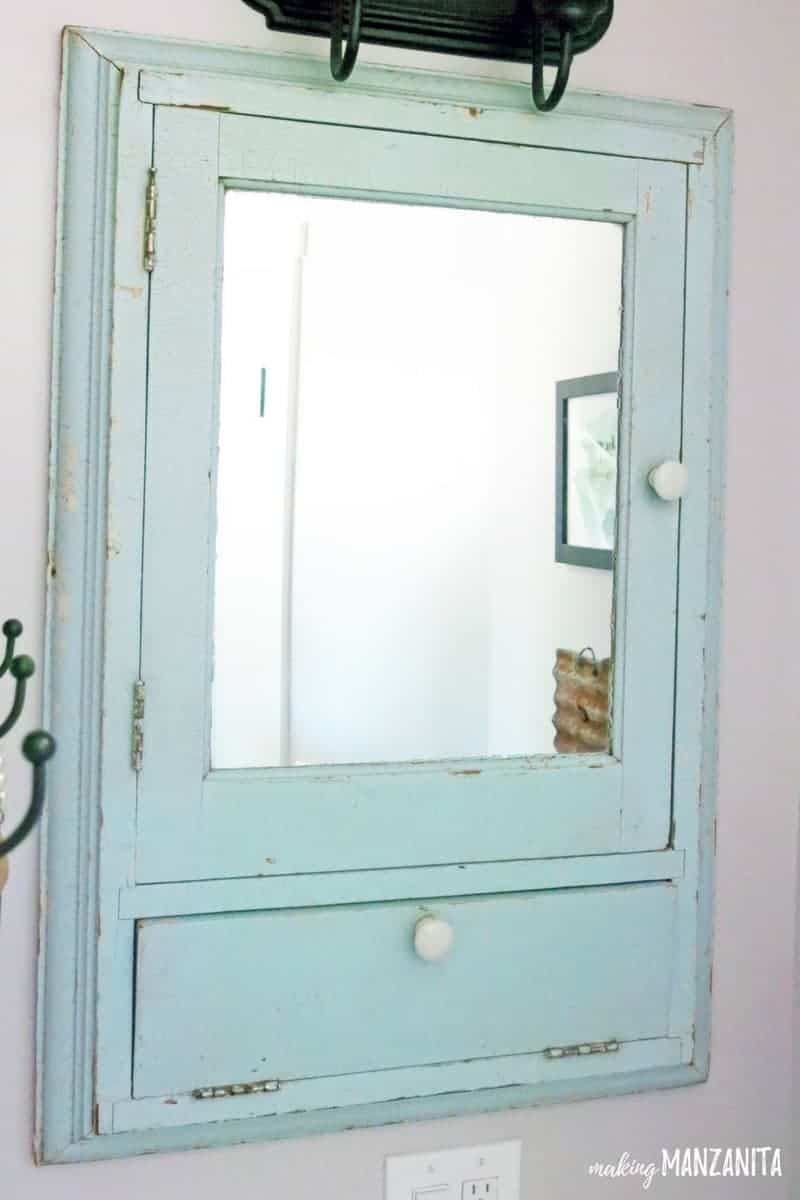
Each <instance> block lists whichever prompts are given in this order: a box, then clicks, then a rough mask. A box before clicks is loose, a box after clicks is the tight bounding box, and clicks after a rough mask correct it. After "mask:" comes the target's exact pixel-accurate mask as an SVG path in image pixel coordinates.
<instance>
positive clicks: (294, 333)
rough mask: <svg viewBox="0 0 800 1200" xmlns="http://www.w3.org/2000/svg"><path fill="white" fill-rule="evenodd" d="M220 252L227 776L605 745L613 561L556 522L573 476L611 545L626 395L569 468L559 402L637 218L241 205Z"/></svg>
mask: <svg viewBox="0 0 800 1200" xmlns="http://www.w3.org/2000/svg"><path fill="white" fill-rule="evenodd" d="M224 255H225V257H224V271H225V274H224V288H223V314H222V356H221V393H220V420H219V460H218V469H217V530H216V564H215V595H214V625H213V637H214V681H213V693H212V749H211V756H212V766H213V767H215V768H235V767H273V766H293V765H297V764H317V763H320V764H321V763H331V764H334V763H345V762H350V763H358V762H364V763H379V762H407V761H415V760H431V759H444V758H477V757H489V756H501V755H503V756H507V755H532V754H552V753H553V752H554V749H558V750H562V751H572V752H577V751H595V752H596V751H598V750H601V751H602V750H605V749H607V748H608V689H609V678H610V670H609V665H610V664H609V660H610V655H611V641H612V601H613V596H612V591H613V571H612V570H610V569H604V568H603V567H598V566H584V565H574V564H573V563H571V562H564V561H557V555H556V553H555V552H554V545H553V529H554V528H555V523H556V497H557V477H558V473H559V472H560V471H561V470H562V467H563V468H564V469H565V470H566V472H567V477H566V484H565V485H564V487H563V493H564V494H565V495H566V496H567V498H568V499H567V503H568V506H569V513H568V530H569V536H570V537H572V536H579V537H580V538H582V539H583V540H585V539H586V537H587V536H589V537H592V538H594V539H595V542H596V543H600V544H598V545H597V546H596V547H595V548H599V549H602V550H605V551H606V552H608V551H610V550H613V545H614V541H613V539H614V513H615V500H616V461H615V460H616V432H617V400H616V394H615V392H614V390H613V389H612V390H611V391H610V392H606V394H599V395H596V396H594V397H591V398H590V399H589V400H587V402H586V403H585V404H584V405H583V406H581V407H580V408H578V407H576V409H575V410H574V416H575V421H574V423H572V422H571V423H570V424H571V426H572V427H571V428H570V429H569V430H568V431H567V437H566V442H567V446H566V454H563V455H562V456H561V457H562V459H563V462H562V463H557V461H556V460H557V458H558V457H559V450H558V447H559V446H560V445H561V443H562V442H563V439H559V438H557V436H556V432H557V431H556V428H555V426H556V424H557V421H556V412H557V408H556V403H555V399H556V389H557V385H558V384H559V382H563V381H564V380H575V379H577V378H584V377H588V376H597V375H602V374H604V375H608V374H609V373H612V372H616V371H617V367H618V360H619V347H620V335H621V294H622V257H623V236H622V227H621V226H620V225H617V224H612V223H601V222H592V221H577V220H566V219H560V218H559V219H557V218H549V217H537V216H531V215H528V214H521V213H499V212H484V211H479V210H471V209H447V208H438V207H424V206H416V205H413V206H412V205H402V204H388V203H375V202H368V201H361V200H349V199H339V198H331V197H311V196H295V195H290V194H282V193H267V192H245V191H239V192H237V191H231V192H229V193H228V194H227V197H226V207H225V242H224ZM562 449H563V446H562ZM570 472H571V474H570ZM607 565H608V566H610V565H611V555H610V554H609V555H608V564H607ZM570 656H571V657H570ZM554 678H555V681H554ZM554 692H555V693H556V700H555V701H554ZM554 714H555V723H556V725H557V729H558V732H557V731H556V729H554ZM581 726H586V729H585V730H584V729H581ZM582 735H585V736H582Z"/></svg>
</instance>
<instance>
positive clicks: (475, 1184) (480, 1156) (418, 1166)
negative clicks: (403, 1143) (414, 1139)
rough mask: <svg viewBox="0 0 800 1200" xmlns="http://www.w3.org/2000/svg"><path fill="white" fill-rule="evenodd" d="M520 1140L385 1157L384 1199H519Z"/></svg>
mask: <svg viewBox="0 0 800 1200" xmlns="http://www.w3.org/2000/svg"><path fill="white" fill-rule="evenodd" d="M519 1198H520V1143H519V1142H500V1143H497V1144H495V1145H490V1146H470V1147H465V1148H464V1149H463V1150H438V1151H433V1152H432V1153H430V1154H404V1155H400V1156H397V1157H393V1158H387V1160H386V1192H385V1200H519Z"/></svg>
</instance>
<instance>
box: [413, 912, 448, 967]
mask: <svg viewBox="0 0 800 1200" xmlns="http://www.w3.org/2000/svg"><path fill="white" fill-rule="evenodd" d="M453 936H454V935H453V927H452V925H448V923H447V921H442V920H441V918H439V917H423V918H422V920H421V921H417V924H416V927H415V929H414V949H415V950H416V952H417V954H418V955H419V957H420V958H422V959H424V960H425V962H439V960H440V959H442V958H445V957H446V956H447V955H448V954H449V953H450V949H451V947H452V945H453Z"/></svg>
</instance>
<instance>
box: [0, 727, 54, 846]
mask: <svg viewBox="0 0 800 1200" xmlns="http://www.w3.org/2000/svg"><path fill="white" fill-rule="evenodd" d="M55 752H56V742H55V738H53V737H51V736H50V734H49V733H45V732H44V730H43V729H37V730H35V731H34V732H33V733H29V734H28V736H27V737H26V738H25V740H24V741H23V743H22V753H23V755H24V757H25V758H26V759H27V760H28V762H29V763H30V764H31V765H32V767H33V791H32V795H31V802H30V805H29V806H28V811H27V812H26V813H25V816H24V817H23V818H22V820H21V821H20V823H19V825H18V826H17V827H16V829H15V830H14V832H13V833H11V834H9V836H8V837H7V838H6V839H5V840H4V841H0V858H5V856H6V855H7V854H10V853H11V851H12V850H14V849H16V847H17V846H18V845H19V844H20V842H24V841H25V838H26V837H27V836H28V834H29V833H30V832H31V830H32V829H33V828H34V826H35V825H36V822H37V821H38V820H39V817H40V816H41V815H42V809H43V808H44V768H45V763H46V762H48V761H49V759H51V758H52V757H53V755H54V754H55Z"/></svg>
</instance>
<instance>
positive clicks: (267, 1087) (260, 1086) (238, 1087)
mask: <svg viewBox="0 0 800 1200" xmlns="http://www.w3.org/2000/svg"><path fill="white" fill-rule="evenodd" d="M280 1090H281V1085H280V1081H279V1080H277V1079H262V1080H261V1081H260V1082H258V1083H229V1084H226V1085H225V1086H224V1087H204V1088H195V1089H194V1091H193V1092H192V1099H193V1100H228V1099H230V1098H231V1097H232V1096H258V1095H261V1093H263V1092H279V1091H280Z"/></svg>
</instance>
